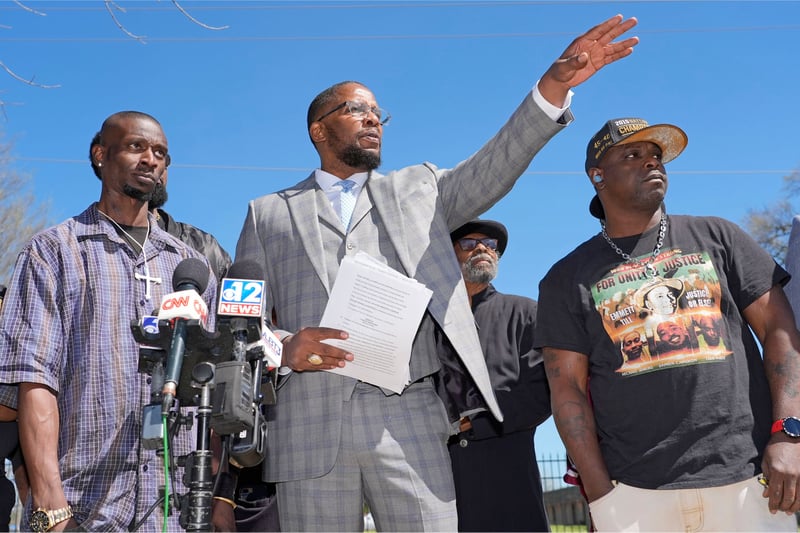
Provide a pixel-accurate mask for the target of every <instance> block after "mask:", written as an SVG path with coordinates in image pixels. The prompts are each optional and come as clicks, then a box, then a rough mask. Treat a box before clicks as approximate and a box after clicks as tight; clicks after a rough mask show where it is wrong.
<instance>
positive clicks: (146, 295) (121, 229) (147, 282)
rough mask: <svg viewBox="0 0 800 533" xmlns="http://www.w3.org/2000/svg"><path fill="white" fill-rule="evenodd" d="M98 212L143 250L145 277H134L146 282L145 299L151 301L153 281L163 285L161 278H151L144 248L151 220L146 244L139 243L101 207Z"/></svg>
mask: <svg viewBox="0 0 800 533" xmlns="http://www.w3.org/2000/svg"><path fill="white" fill-rule="evenodd" d="M97 212H98V213H100V214H101V215H103V216H104V217H106V218H107V219H108V220H109V222H111V223H112V224H114V226H116V227H117V229H118V230H120V231H121V232H122V233H124V234H125V236H126V237H128V238H129V239H130V240H132V241H133V242H135V243H136V244H138V245H139V248H140V249H141V252H142V257H143V259H144V275H142V274H139V273H138V272H134V273H133V277H134V278H136V279H138V280H140V281H144V282H145V293H144V297H145V299H147V300H148V301H149V300H150V298H151V293H150V282H151V281H152V282H153V283H157V284H160V283H161V278H159V277H150V267H149V266H148V264H147V252H145V251H144V247H145V246H146V245H147V239H148V238H149V237H150V220H149V219H148V220H147V232H146V233H145V234H144V242H141V243H140V242H139V241H137V240H136V239H134V238H133V235H131V234H130V233H128V232H127V231H125V228H123V227H122V226H120V225H119V224H118V223H117V221H116V220H114V219H113V218H111V217H110V216H108V215H107V214H105V213H104V212H103V211H102V210H101V209H100V208H99V207H97Z"/></svg>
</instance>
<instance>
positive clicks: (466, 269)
mask: <svg viewBox="0 0 800 533" xmlns="http://www.w3.org/2000/svg"><path fill="white" fill-rule="evenodd" d="M483 260H486V261H488V262H489V264H488V265H480V266H478V265H476V263H477V262H478V261H483ZM461 274H462V275H463V276H464V281H466V282H467V283H476V284H485V283H489V282H490V281H492V280H493V279H494V278H495V276H497V259H495V258H494V257H492V256H491V255H489V254H479V255H476V256H473V257H470V258H469V259H467V260H466V261H464V263H463V264H462V265H461Z"/></svg>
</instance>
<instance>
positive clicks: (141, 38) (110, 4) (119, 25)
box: [104, 0, 147, 44]
mask: <svg viewBox="0 0 800 533" xmlns="http://www.w3.org/2000/svg"><path fill="white" fill-rule="evenodd" d="M104 3H105V5H106V11H108V14H109V15H111V20H113V21H114V24H116V25H117V28H119V29H120V30H122V32H123V33H124V34H125V35H127V36H128V37H130V38H132V39H136V40H137V41H139V42H140V43H142V44H147V43H146V42H145V40H144V36H143V35H134V34H133V33H131V32H130V31H128V29H127V28H126V27H125V26H123V25H122V23H121V22H120V21H119V20H117V16H116V15H115V14H114V10H113V9H112V7H115V8H117V9H119V10H120V11H122V12H123V13H125V10H124V9H123V8H121V7H120V6H118V5H117V3H116V2H114V0H104Z"/></svg>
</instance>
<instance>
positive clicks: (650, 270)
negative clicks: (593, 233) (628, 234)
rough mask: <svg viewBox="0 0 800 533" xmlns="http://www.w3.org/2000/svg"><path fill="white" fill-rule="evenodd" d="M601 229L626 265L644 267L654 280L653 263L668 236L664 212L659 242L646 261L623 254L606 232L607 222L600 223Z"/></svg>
mask: <svg viewBox="0 0 800 533" xmlns="http://www.w3.org/2000/svg"><path fill="white" fill-rule="evenodd" d="M600 227H601V228H603V231H602V235H603V238H604V239H605V240H606V242H607V243H608V245H609V246H611V248H612V249H613V250H614V251H615V252H617V255H619V256H621V257H622V258H623V259H624V260H625V262H626V263H633V264H635V265H638V266H640V267H643V268H644V272H645V275H646V276H648V277H653V278H654V277H655V276H656V267H654V266H653V262H654V261H655V260H656V257H658V254H660V253H661V247H662V246H663V245H664V236H665V235H666V234H667V215H666V214H665V213H664V212H663V211H662V212H661V223H660V224H659V228H658V240H656V247H655V248H653V253H652V254H650V257H648V258H647V259H645V260H644V261H642V260H640V259H634V258H632V257H631V256H630V254H626V253H625V252H623V251H622V249H620V247H619V246H617V244H616V243H615V242H614V241H612V240H611V237H609V236H608V233H607V232H606V223H605V221H603V220H601V221H600Z"/></svg>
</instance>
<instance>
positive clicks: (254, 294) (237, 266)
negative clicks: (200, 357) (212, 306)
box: [217, 260, 264, 361]
mask: <svg viewBox="0 0 800 533" xmlns="http://www.w3.org/2000/svg"><path fill="white" fill-rule="evenodd" d="M263 306H264V268H263V267H262V266H261V265H259V264H258V263H256V262H255V261H250V260H244V261H238V262H235V263H233V264H232V265H231V266H230V268H229V269H228V273H227V274H226V276H225V278H223V279H222V284H221V287H220V291H219V305H217V317H218V320H219V321H220V322H221V327H224V326H229V327H230V330H231V335H233V352H232V356H233V359H234V360H235V361H244V360H245V357H246V354H247V331H248V322H250V321H251V319H254V320H257V321H259V322H260V320H261V314H262V310H263ZM221 327H220V329H221Z"/></svg>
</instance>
